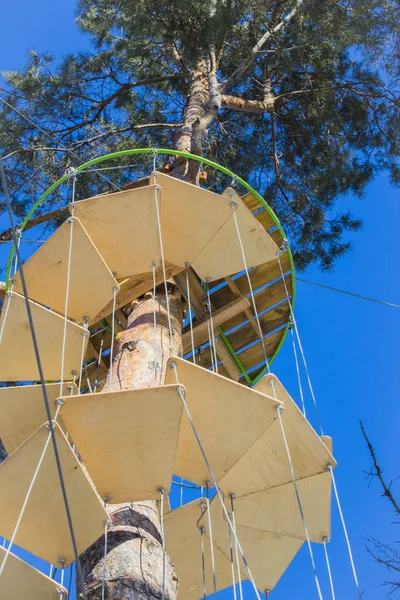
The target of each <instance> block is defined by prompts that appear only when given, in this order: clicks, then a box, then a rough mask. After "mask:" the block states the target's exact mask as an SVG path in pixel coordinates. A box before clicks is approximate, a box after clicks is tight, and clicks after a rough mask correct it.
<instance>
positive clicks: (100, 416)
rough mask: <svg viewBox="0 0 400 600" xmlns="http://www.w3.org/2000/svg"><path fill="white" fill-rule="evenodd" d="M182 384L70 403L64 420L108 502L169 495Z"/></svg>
mask: <svg viewBox="0 0 400 600" xmlns="http://www.w3.org/2000/svg"><path fill="white" fill-rule="evenodd" d="M177 388H178V386H177V385H167V386H160V387H156V388H145V389H134V390H124V391H120V392H100V393H97V394H85V395H83V396H70V397H68V396H67V397H65V398H64V402H65V404H64V406H62V407H61V411H60V416H61V419H62V421H63V422H64V424H65V427H66V428H67V430H68V432H69V433H70V435H71V437H72V439H73V440H74V443H75V444H76V447H77V450H78V452H79V454H80V456H81V457H82V460H83V462H84V463H85V467H86V468H87V470H88V472H89V474H90V476H91V477H92V479H93V481H94V484H95V485H96V488H97V489H98V491H99V493H100V495H101V497H102V498H105V497H107V498H108V499H109V502H112V503H118V502H136V501H139V500H150V499H156V498H159V497H160V496H159V491H158V490H159V489H160V488H163V489H164V490H165V492H166V493H168V492H169V488H170V485H171V480H172V475H173V473H174V462H175V454H176V449H177V444H178V435H179V430H180V425H181V418H182V401H181V399H180V397H179V395H178V393H177Z"/></svg>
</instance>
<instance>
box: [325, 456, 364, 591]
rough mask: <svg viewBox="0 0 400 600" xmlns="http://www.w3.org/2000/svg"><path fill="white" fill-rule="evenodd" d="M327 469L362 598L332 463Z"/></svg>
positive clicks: (357, 586)
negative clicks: (329, 473)
mask: <svg viewBox="0 0 400 600" xmlns="http://www.w3.org/2000/svg"><path fill="white" fill-rule="evenodd" d="M328 469H329V471H330V472H331V477H332V484H333V489H334V492H335V498H336V504H337V507H338V510H339V515H340V520H341V522H342V526H343V532H344V536H345V538H346V544H347V550H348V552H349V558H350V564H351V569H352V571H353V577H354V583H355V584H356V588H357V593H358V597H359V598H360V600H361V599H362V594H361V590H360V585H359V583H358V577H357V572H356V566H355V564H354V559H353V552H352V550H351V544H350V539H349V535H348V533H347V527H346V522H345V520H344V516H343V511H342V506H341V504H340V499H339V493H338V490H337V487H336V480H335V476H334V474H333V468H332V465H328Z"/></svg>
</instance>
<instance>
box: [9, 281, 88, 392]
mask: <svg viewBox="0 0 400 600" xmlns="http://www.w3.org/2000/svg"><path fill="white" fill-rule="evenodd" d="M8 302H11V304H10V308H9V311H8V316H7V320H6V323H5V326H4V330H3V338H2V340H1V343H0V381H37V380H39V379H40V377H39V372H38V368H37V364H36V358H35V354H34V349H33V342H32V337H31V332H30V328H29V322H28V315H27V312H26V307H25V299H24V298H23V296H20V295H19V294H17V293H15V292H12V293H11V297H7V298H6V299H5V301H4V308H3V310H2V312H1V318H0V329H1V328H2V326H3V321H4V319H5V315H6V313H7V304H8ZM29 304H30V307H31V311H32V318H33V324H34V327H35V333H36V338H37V342H38V346H39V352H40V359H41V362H42V368H43V374H44V378H45V379H47V380H57V379H60V376H61V352H62V344H63V335H64V318H63V317H61V316H60V315H58V314H57V313H55V312H53V311H51V310H48V309H47V308H44V307H43V306H40V304H36V302H32V301H31V300H30V301H29ZM84 332H85V329H84V328H83V327H81V326H80V325H77V324H76V323H73V322H72V321H67V335H66V346H65V360H64V373H63V379H70V378H71V372H72V371H76V372H78V373H79V368H80V359H81V351H82V341H83V338H82V336H83V334H84ZM88 337H89V336H86V338H85V342H84V343H85V347H86V344H87V340H88Z"/></svg>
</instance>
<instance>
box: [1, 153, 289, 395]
mask: <svg viewBox="0 0 400 600" xmlns="http://www.w3.org/2000/svg"><path fill="white" fill-rule="evenodd" d="M135 154H157V155H159V154H166V155H168V156H181V157H183V158H187V159H190V160H195V161H197V162H200V163H202V164H204V165H208V166H209V167H212V168H214V169H217V171H220V172H221V173H224V174H225V175H228V176H229V177H232V179H234V180H235V181H236V182H237V183H240V185H241V186H243V187H244V188H245V189H246V190H247V191H248V192H250V193H251V194H253V196H254V197H255V198H257V200H258V201H259V203H260V204H261V206H263V207H264V209H265V210H266V211H267V213H268V214H269V216H270V217H271V218H272V220H273V221H274V223H275V225H276V227H277V228H278V230H279V233H280V234H281V236H282V237H283V238H285V234H284V231H283V229H282V226H281V224H280V222H279V219H278V217H277V216H276V214H275V213H274V211H273V210H272V209H271V208H270V207H269V206H268V204H267V203H266V202H265V200H264V199H263V198H262V196H261V195H260V194H259V193H258V192H257V191H256V190H255V189H253V188H252V187H251V185H249V184H248V183H247V182H246V181H244V179H242V178H241V177H239V176H238V175H236V174H235V173H233V172H232V171H230V170H229V169H227V168H226V167H222V166H221V165H219V164H218V163H215V162H214V161H212V160H209V159H208V158H204V157H202V156H197V155H196V154H191V153H190V152H182V151H180V150H172V149H169V148H133V149H132V150H121V151H119V152H113V153H111V154H105V155H103V156H98V157H97V158H93V159H92V160H89V161H88V162H85V163H83V164H81V165H80V166H79V167H76V168H75V171H76V172H77V173H79V172H81V171H85V170H86V169H87V168H89V167H91V166H93V165H96V164H98V163H102V162H104V161H106V160H110V159H113V158H119V157H121V156H131V155H135ZM67 179H68V175H63V176H62V177H60V179H58V180H57V181H55V182H54V183H53V184H52V185H51V186H50V187H49V188H48V189H47V190H46V191H45V192H44V194H42V195H41V196H40V198H39V199H38V200H37V201H36V202H35V204H34V205H33V206H32V208H31V209H30V211H29V212H28V214H27V215H26V217H25V218H24V220H23V221H22V223H21V225H20V229H21V231H23V230H24V228H25V225H26V224H27V222H28V221H29V219H30V218H31V216H32V215H33V213H34V212H35V210H36V209H37V208H38V206H40V205H41V204H42V202H43V201H44V200H45V199H46V198H47V197H48V196H49V195H50V194H51V193H52V192H54V190H56V189H57V188H58V187H59V186H60V185H61V184H62V183H64V182H65V181H67ZM287 252H288V256H289V263H290V268H291V271H292V290H293V291H292V309H293V307H294V304H295V297H296V277H295V269H294V262H293V255H292V252H291V250H290V247H289V246H288V245H287ZM14 254H15V247H14V244H13V245H12V248H11V251H10V256H9V258H8V263H7V273H6V291H8V290H9V282H10V274H11V265H12V261H13V258H14ZM289 327H290V322H288V323H287V325H286V328H285V331H284V333H283V336H282V338H281V340H280V342H279V345H278V347H277V349H276V350H275V352H274V354H273V356H272V357H271V358H270V360H269V364H270V365H271V364H272V363H273V361H274V360H275V358H276V357H277V356H278V354H279V352H280V350H281V348H282V346H283V343H284V341H285V339H286V336H287V333H288V331H289ZM218 331H219V334H220V335H221V338H222V340H223V341H224V343H225V345H226V347H227V348H228V350H229V352H230V353H231V355H232V357H233V359H234V361H235V362H236V364H237V366H238V367H239V369H240V371H241V373H242V374H243V376H244V378H245V379H246V381H247V383H248V384H249V385H254V384H255V383H257V381H259V380H260V379H261V378H262V377H263V376H264V375H265V373H266V372H267V367H265V368H264V369H263V370H262V371H261V372H260V373H259V374H258V375H257V377H256V378H255V379H251V377H250V376H249V374H248V373H247V371H246V369H245V367H244V365H243V363H242V362H241V360H240V358H239V356H238V355H237V354H236V352H235V351H234V349H233V348H232V346H231V344H230V343H229V340H228V339H227V337H226V336H225V334H224V332H223V330H222V328H221V327H219V328H218Z"/></svg>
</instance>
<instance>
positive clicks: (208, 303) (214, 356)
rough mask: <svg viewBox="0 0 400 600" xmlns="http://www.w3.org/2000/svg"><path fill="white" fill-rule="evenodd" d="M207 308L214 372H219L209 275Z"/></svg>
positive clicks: (207, 281)
mask: <svg viewBox="0 0 400 600" xmlns="http://www.w3.org/2000/svg"><path fill="white" fill-rule="evenodd" d="M206 283H207V308H208V316H209V319H210V338H211V347H210V350H211V357H212V361H213V363H214V372H215V373H218V359H217V351H216V348H215V333H214V322H213V316H212V307H211V298H210V279H209V277H207V279H206Z"/></svg>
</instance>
